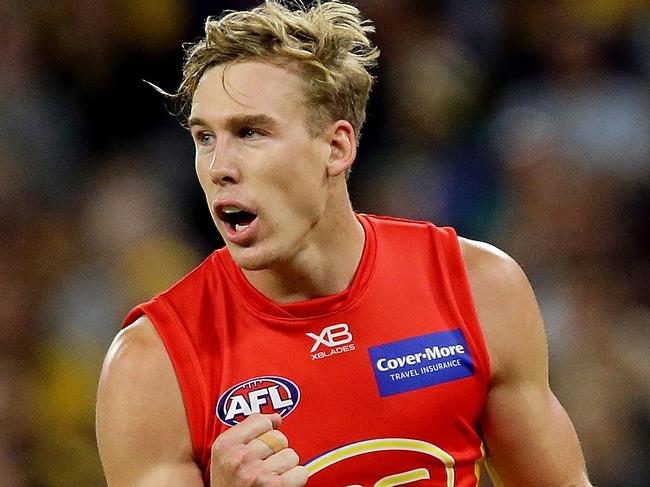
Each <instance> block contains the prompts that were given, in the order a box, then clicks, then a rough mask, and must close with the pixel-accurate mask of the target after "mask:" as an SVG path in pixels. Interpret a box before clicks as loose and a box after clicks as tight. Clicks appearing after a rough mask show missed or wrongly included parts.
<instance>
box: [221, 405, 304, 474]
mask: <svg viewBox="0 0 650 487" xmlns="http://www.w3.org/2000/svg"><path fill="white" fill-rule="evenodd" d="M281 423H282V418H281V417H280V415H278V414H253V415H251V416H249V417H248V418H246V419H245V420H244V421H242V422H241V423H239V424H237V425H236V426H233V427H232V428H230V429H229V430H228V431H224V432H223V433H222V434H220V435H219V436H218V437H217V439H216V440H215V442H214V444H213V445H212V467H211V471H210V486H211V487H301V486H303V485H305V484H306V483H307V477H308V474H307V469H305V467H302V466H300V465H298V462H299V458H298V454H297V453H296V452H295V451H294V450H293V449H291V448H289V441H288V440H287V437H286V436H284V434H282V432H280V431H279V430H278V428H279V427H280V424H281Z"/></svg>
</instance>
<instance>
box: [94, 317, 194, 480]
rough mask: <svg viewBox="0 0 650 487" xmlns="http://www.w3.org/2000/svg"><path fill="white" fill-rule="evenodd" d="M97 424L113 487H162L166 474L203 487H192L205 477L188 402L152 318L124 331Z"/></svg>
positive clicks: (103, 386) (110, 358) (109, 364)
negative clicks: (196, 456)
mask: <svg viewBox="0 0 650 487" xmlns="http://www.w3.org/2000/svg"><path fill="white" fill-rule="evenodd" d="M96 420H97V441H98V446H99V451H100V456H101V459H102V464H103V466H104V470H105V473H106V476H107V479H108V481H109V485H111V486H112V485H115V486H122V485H125V486H126V485H143V486H145V485H156V482H157V480H154V477H155V478H157V477H158V476H159V475H163V474H164V475H168V476H175V475H181V476H182V477H178V478H177V480H179V481H180V479H186V480H187V485H202V483H190V482H191V480H190V479H194V480H195V481H196V480H198V481H199V482H200V474H199V471H198V468H197V467H196V466H195V465H194V462H193V460H192V446H191V439H190V433H189V427H188V424H187V419H186V415H185V408H184V406H183V400H182V397H181V393H180V389H179V386H178V382H177V380H176V376H175V373H174V370H173V367H172V364H171V361H170V359H169V356H168V355H167V352H166V350H165V347H164V345H163V343H162V340H161V339H160V337H159V336H158V333H157V332H156V330H155V328H154V326H153V324H152V323H151V321H150V320H149V319H148V318H146V317H142V318H140V319H138V320H137V321H136V322H135V323H133V324H132V325H131V326H129V327H127V328H125V329H124V330H122V331H121V332H120V333H119V334H118V335H117V336H116V338H115V340H114V341H113V343H112V345H111V347H110V348H109V350H108V353H107V355H106V359H105V361H104V366H103V369H102V374H101V378H100V384H99V390H98V394H97V418H96ZM185 475H187V476H188V477H187V478H186V477H185ZM174 478H176V477H174ZM159 485H167V484H159Z"/></svg>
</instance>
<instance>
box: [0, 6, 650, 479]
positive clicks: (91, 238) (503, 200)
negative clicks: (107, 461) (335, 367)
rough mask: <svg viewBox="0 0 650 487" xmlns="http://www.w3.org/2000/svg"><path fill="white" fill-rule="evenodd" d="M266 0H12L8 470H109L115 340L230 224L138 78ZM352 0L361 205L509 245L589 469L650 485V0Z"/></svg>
mask: <svg viewBox="0 0 650 487" xmlns="http://www.w3.org/2000/svg"><path fill="white" fill-rule="evenodd" d="M256 3H257V2H255V1H217V0H212V1H208V0H195V1H191V0H83V1H82V0H51V1H48V0H26V1H18V0H0V17H1V18H4V19H5V20H4V21H3V28H2V29H0V66H2V68H1V69H0V205H1V206H0V221H1V224H0V245H1V249H2V250H1V252H0V485H2V486H11V487H58V486H66V487H75V486H101V485H105V483H104V480H103V477H102V474H101V467H100V464H99V459H98V455H97V452H96V446H95V437H94V401H95V391H96V386H97V380H98V375H99V370H100V366H101V363H102V360H103V356H104V354H105V352H106V349H107V347H108V345H109V343H110V341H111V339H112V337H113V336H114V334H115V333H116V331H117V330H118V326H119V324H120V323H121V320H122V319H123V317H124V316H125V314H126V313H127V311H128V310H129V309H130V308H131V307H132V306H133V305H135V304H136V303H139V302H141V301H144V300H146V299H148V298H149V297H151V296H152V295H154V294H155V293H157V292H159V291H161V290H163V289H165V288H166V287H167V286H169V285H170V284H171V283H173V282H174V281H175V280H176V279H178V278H179V277H181V276H182V275H183V274H185V273H186V272H187V271H189V270H190V269H191V268H192V267H193V266H194V265H196V264H197V263H198V262H200V260H202V258H203V257H204V256H206V255H207V254H208V253H209V252H210V251H211V250H212V249H214V248H216V247H219V246H221V242H220V240H219V237H218V235H217V232H216V230H214V228H213V226H212V223H211V221H210V217H209V214H208V211H207V208H205V205H204V203H203V199H202V195H201V194H200V190H199V186H198V183H196V182H195V181H194V178H195V176H194V172H193V171H194V170H193V145H192V142H191V140H190V137H189V136H188V135H187V134H186V133H185V131H184V130H183V129H182V128H181V126H180V125H179V123H178V122H177V121H176V120H175V119H174V118H173V117H171V116H170V115H168V113H167V107H166V106H165V103H164V100H163V99H162V98H161V97H160V96H159V95H158V94H157V93H155V92H154V91H153V90H152V89H151V88H150V87H149V86H147V85H146V84H145V83H143V81H142V80H143V79H145V80H149V81H152V82H154V83H156V84H158V85H159V86H161V87H163V88H165V89H167V90H173V89H175V87H176V86H177V83H178V81H179V79H180V67H181V62H182V57H183V50H182V48H181V45H182V43H183V42H185V41H191V40H193V39H196V38H197V37H198V36H200V35H201V32H202V23H203V21H204V19H205V17H206V16H208V15H211V14H219V13H220V12H221V10H222V9H224V8H241V7H248V6H252V5H253V4H256ZM357 3H358V5H359V6H360V7H361V9H362V10H363V11H364V12H365V14H366V15H367V16H368V17H370V18H372V19H373V20H374V21H375V24H376V26H377V30H378V32H377V34H376V35H375V37H374V39H375V41H376V42H377V43H378V44H379V46H380V48H381V49H382V57H381V67H380V69H379V70H378V72H377V74H378V76H379V83H378V85H377V88H376V90H375V91H374V92H373V95H372V98H371V103H370V107H369V118H368V123H367V127H366V129H365V132H364V135H363V139H362V143H361V147H360V155H359V158H358V163H357V164H356V166H355V169H354V171H353V174H352V178H351V181H350V188H351V193H352V198H353V202H354V205H355V207H356V208H357V209H358V210H359V211H364V212H369V213H380V214H384V213H385V214H390V215H395V216H404V217H411V218H417V219H428V220H432V221H434V222H436V223H437V224H440V225H453V226H455V227H456V228H457V229H458V230H459V232H460V233H461V234H462V235H465V236H468V237H470V238H475V239H480V240H486V241H489V242H492V243H494V244H496V245H498V246H499V247H501V248H503V249H504V250H506V251H507V252H508V253H510V254H511V255H512V256H513V257H515V258H516V259H517V260H518V261H519V262H520V263H521V265H522V266H523V267H524V269H525V270H526V272H527V274H528V275H529V277H530V279H531V281H532V283H533V286H534V288H535V290H536V293H537V296H538V299H539V302H540V305H541V308H542V312H543V314H544V317H545V320H546V325H547V328H548V334H549V350H550V359H551V383H552V387H553V389H554V390H555V392H556V394H557V395H558V396H559V398H560V400H561V401H562V403H563V404H564V405H565V407H566V409H567V410H568V412H569V414H570V416H571V417H572V419H573V421H574V423H575V426H576V429H577V431H578V434H579V436H580V439H581V441H582V445H583V448H584V452H585V455H586V458H587V462H588V467H589V471H590V474H591V477H592V480H593V482H594V483H595V484H596V485H598V486H599V487H614V486H626V487H636V486H639V487H642V486H643V487H647V486H648V485H650V225H649V221H650V89H649V88H650V7H649V6H648V2H646V1H643V0H620V1H615V0H517V1H515V0H509V1H508V0H504V1H495V0H436V1H432V0H431V1H424V0H358V2H357ZM504 339H507V337H504ZM133 414H137V411H134V412H133ZM485 485H489V483H488V482H486V483H485Z"/></svg>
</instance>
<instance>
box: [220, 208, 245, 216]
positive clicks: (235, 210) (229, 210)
mask: <svg viewBox="0 0 650 487" xmlns="http://www.w3.org/2000/svg"><path fill="white" fill-rule="evenodd" d="M222 211H223V212H224V213H225V214H227V215H232V214H234V213H239V212H240V211H242V210H241V208H237V207H236V206H224V207H223V210H222Z"/></svg>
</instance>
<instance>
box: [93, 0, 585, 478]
mask: <svg viewBox="0 0 650 487" xmlns="http://www.w3.org/2000/svg"><path fill="white" fill-rule="evenodd" d="M372 30H373V28H372V26H371V24H370V23H368V22H367V21H362V20H361V18H360V14H359V12H358V10H357V9H356V8H355V7H352V6H350V5H345V4H342V3H339V2H325V3H322V4H317V5H315V6H314V7H313V8H310V9H300V8H299V9H297V10H295V11H291V10H289V9H288V8H286V7H283V6H281V5H280V4H278V3H276V2H274V1H267V2H266V3H265V4H263V5H261V6H260V7H258V8H256V9H254V10H252V11H250V12H236V13H231V14H228V15H226V16H225V17H222V18H221V19H212V20H209V21H208V22H207V24H206V38H205V39H204V40H202V41H200V42H199V43H197V44H196V45H195V46H194V47H192V48H191V49H190V50H189V52H188V57H187V60H186V64H185V69H184V78H183V81H182V84H181V86H180V88H179V91H178V92H177V94H176V95H175V96H176V98H178V99H179V100H180V101H181V102H183V103H184V106H185V107H186V108H187V109H189V111H190V113H189V119H188V126H189V129H190V132H191V134H192V138H193V140H194V142H195V145H196V171H197V174H198V177H199V181H200V184H201V186H202V189H203V191H204V193H205V196H206V200H207V203H208V206H209V207H210V211H211V214H212V217H213V220H214V223H215V225H216V227H217V228H218V230H219V232H220V233H221V235H222V236H223V238H224V240H225V242H226V246H225V248H224V249H221V250H219V251H217V252H215V253H213V254H212V255H211V256H210V257H209V258H208V259H206V261H204V262H203V263H202V264H201V265H200V266H199V267H198V268H197V269H195V270H194V271H192V272H191V273H190V274H189V275H188V276H186V277H185V278H184V279H183V280H181V281H180V282H179V283H177V284H176V285H175V286H173V287H172V288H171V289H170V290H168V291H166V292H165V293H162V294H161V295H159V296H157V297H156V298H155V299H153V300H152V301H150V302H148V303H145V304H143V305H141V306H139V307H137V308H136V309H135V310H133V311H132V312H131V313H130V314H129V316H128V317H127V318H126V321H125V323H124V325H125V328H124V329H123V330H122V332H121V333H120V334H119V335H118V336H117V338H116V339H115V342H114V343H113V345H112V346H111V348H110V350H109V352H108V355H107V358H106V362H105V366H104V370H103V373H102V378H101V382H100V387H99V393H98V404H97V435H98V443H99V449H100V454H101V458H102V462H103V465H104V469H105V472H106V477H107V479H108V483H109V485H110V486H111V487H126V486H143V487H147V486H163V485H169V486H180V485H182V486H201V485H211V486H213V487H216V486H228V487H236V486H302V485H305V484H308V485H311V486H332V485H334V486H336V485H352V484H354V485H376V486H388V485H405V484H409V483H414V482H418V485H441V486H443V485H444V486H447V487H451V486H469V485H472V486H475V485H477V484H478V481H479V479H478V476H479V471H480V464H481V462H482V461H483V460H484V457H485V452H487V458H488V462H489V465H490V466H491V468H492V471H493V477H494V479H499V480H496V481H497V482H500V483H502V484H503V485H508V486H517V487H520V486H526V485H531V486H532V485H534V486H537V487H545V486H549V487H550V486H553V487H559V486H570V485H571V486H588V485H589V482H588V480H587V478H586V475H585V468H584V462H583V458H582V454H581V451H580V448H579V446H578V441H577V439H576V435H575V432H574V430H573V427H572V425H571V422H570V420H569V418H568V417H567V415H566V413H565V412H564V410H563V409H562V408H561V406H560V405H559V404H558V402H557V400H556V399H555V397H554V396H553V394H552V393H551V391H550V389H549V386H548V381H547V359H546V344H545V336H544V331H543V325H542V321H541V318H540V315H539V310H538V308H537V305H536V303H535V299H534V297H533V293H532V290H531V289H530V286H529V285H528V282H527V280H526V278H525V276H524V275H523V272H522V271H521V270H520V268H519V267H518V266H517V265H516V264H515V263H514V262H513V261H512V260H511V259H510V258H509V257H507V256H506V255H504V254H503V253H501V252H500V251H498V250H496V249H495V248H493V247H490V246H488V245H486V244H482V243H477V242H472V241H469V240H465V239H462V238H458V237H456V234H455V233H454V231H453V230H451V229H448V228H447V229H442V228H437V227H435V226H434V225H432V224H430V223H426V222H412V221H407V220H399V219H392V218H385V217H373V216H368V215H359V214H356V213H355V212H354V211H353V209H352V206H351V204H350V199H349V196H348V192H347V184H346V181H347V175H348V173H349V171H350V168H351V166H352V163H353V162H354V159H355V156H356V148H357V143H358V139H359V134H360V130H361V126H362V125H363V121H364V118H365V105H366V102H367V99H368V94H369V92H370V89H371V86H372V77H371V75H370V74H369V73H368V70H369V69H370V68H371V67H372V66H373V65H374V64H375V62H376V58H377V56H378V51H377V49H376V48H375V47H373V46H372V45H371V43H370V41H369V40H368V38H367V34H368V33H370V32H372Z"/></svg>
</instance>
